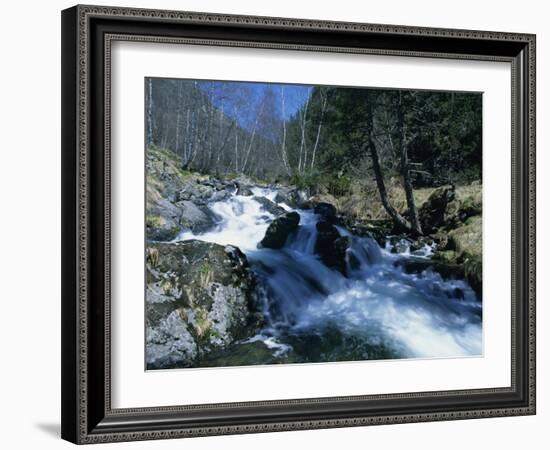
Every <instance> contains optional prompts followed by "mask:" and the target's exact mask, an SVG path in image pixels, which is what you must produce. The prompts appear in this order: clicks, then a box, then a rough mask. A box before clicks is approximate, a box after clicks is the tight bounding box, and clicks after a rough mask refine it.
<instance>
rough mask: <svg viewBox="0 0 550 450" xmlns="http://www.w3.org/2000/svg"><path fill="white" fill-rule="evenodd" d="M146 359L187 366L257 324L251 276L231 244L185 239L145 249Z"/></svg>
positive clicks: (158, 363)
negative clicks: (223, 244)
mask: <svg viewBox="0 0 550 450" xmlns="http://www.w3.org/2000/svg"><path fill="white" fill-rule="evenodd" d="M146 275H147V295H146V342H147V346H146V359H147V365H148V367H149V368H151V369H155V368H169V367H188V366H193V365H194V363H195V362H196V360H197V358H200V357H202V355H204V354H206V353H208V352H210V351H211V350H212V349H214V348H219V347H223V346H226V345H228V344H230V343H232V342H235V341H236V340H239V339H244V338H246V337H249V336H252V335H254V334H255V333H256V332H257V331H258V329H259V327H260V326H261V322H262V319H261V314H260V313H259V310H260V309H259V306H258V300H257V294H256V279H255V276H254V273H253V272H252V271H251V269H250V267H249V264H248V261H247V259H246V256H245V255H244V254H243V253H242V252H241V251H240V250H239V249H238V248H236V247H233V246H222V245H218V244H212V243H207V242H202V241H199V240H189V241H182V242H176V243H150V244H149V246H148V249H147V272H146Z"/></svg>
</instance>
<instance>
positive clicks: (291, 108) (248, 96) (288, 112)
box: [200, 81, 311, 127]
mask: <svg viewBox="0 0 550 450" xmlns="http://www.w3.org/2000/svg"><path fill="white" fill-rule="evenodd" d="M200 87H201V89H202V90H203V91H205V92H214V95H213V96H214V104H215V105H216V106H217V107H223V110H224V112H225V113H226V114H227V115H229V116H230V117H232V118H234V119H236V120H238V121H239V123H240V124H241V126H243V127H246V126H247V125H249V121H250V120H251V118H252V117H254V113H255V111H257V109H258V105H259V104H260V102H261V100H262V98H263V96H264V95H265V94H266V93H267V91H270V90H271V91H272V92H273V94H274V97H275V110H274V111H273V113H274V114H275V115H276V116H277V117H279V118H283V112H282V103H281V87H282V88H283V90H284V96H285V110H284V118H285V119H289V118H290V117H292V116H293V115H294V114H295V113H296V112H297V111H298V110H299V109H300V107H301V106H303V105H304V103H305V102H306V99H307V95H308V92H309V89H310V88H311V86H307V85H290V84H277V83H250V82H240V81H201V82H200ZM235 106H237V110H238V111H240V114H239V117H235Z"/></svg>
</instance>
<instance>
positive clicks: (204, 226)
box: [177, 200, 216, 233]
mask: <svg viewBox="0 0 550 450" xmlns="http://www.w3.org/2000/svg"><path fill="white" fill-rule="evenodd" d="M177 206H179V207H180V208H181V218H180V221H179V222H180V224H181V225H182V226H183V227H185V228H189V229H191V230H192V231H193V232H195V233H202V232H205V231H207V230H209V229H210V228H212V227H213V226H214V225H215V224H216V216H215V215H214V213H213V212H212V211H210V210H209V209H208V208H207V207H206V206H197V205H196V204H195V203H193V202H191V201H188V200H186V201H183V202H180V203H178V204H177Z"/></svg>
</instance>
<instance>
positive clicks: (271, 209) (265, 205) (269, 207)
mask: <svg viewBox="0 0 550 450" xmlns="http://www.w3.org/2000/svg"><path fill="white" fill-rule="evenodd" d="M252 198H253V199H254V200H256V201H257V202H258V203H259V204H260V205H262V209H263V210H264V211H267V212H268V213H270V214H273V215H274V216H275V217H277V216H280V215H281V214H284V213H286V210H285V209H284V208H282V207H280V206H279V205H277V203H274V202H272V201H271V200H269V199H268V198H266V197H260V196H255V197H252Z"/></svg>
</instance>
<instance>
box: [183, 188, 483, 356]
mask: <svg viewBox="0 0 550 450" xmlns="http://www.w3.org/2000/svg"><path fill="white" fill-rule="evenodd" d="M253 193H254V195H255V196H264V197H266V198H268V199H269V200H271V201H274V200H275V197H276V194H277V191H276V190H274V189H267V188H253ZM279 205H280V206H282V207H283V208H285V209H286V210H291V208H290V207H289V206H288V205H285V204H282V203H280V204H279ZM209 207H210V209H211V210H212V211H213V212H214V213H215V214H216V215H217V216H218V217H219V218H220V221H219V223H218V224H217V226H216V228H215V229H214V230H212V231H209V232H207V233H203V234H199V235H195V234H192V233H191V232H184V233H182V234H181V235H180V236H179V237H178V240H185V239H191V238H197V239H201V240H204V241H208V242H215V243H218V244H222V245H227V244H231V245H235V246H237V247H239V248H241V250H243V252H245V253H246V255H247V256H248V259H249V261H250V262H251V265H252V267H253V269H254V271H255V272H256V274H257V275H258V277H259V279H260V280H261V283H263V287H264V291H265V292H266V295H265V296H264V302H265V305H264V315H265V316H266V320H267V325H266V327H265V329H264V330H263V331H262V332H261V333H260V334H258V335H257V336H255V337H254V338H253V339H252V340H250V339H249V340H248V341H247V342H254V341H262V342H264V344H265V345H266V346H267V347H268V348H270V349H272V350H273V351H274V353H273V354H274V356H281V355H284V354H286V353H287V352H288V351H289V350H290V349H291V348H292V347H291V345H289V344H287V343H285V337H288V336H293V335H294V336H299V335H304V334H313V335H315V334H323V332H324V330H326V329H327V328H330V327H332V328H334V327H336V328H337V329H338V330H339V331H340V332H341V333H342V334H343V335H345V336H353V337H354V339H360V340H364V342H366V343H367V344H369V345H384V346H386V347H389V348H391V349H393V350H394V351H395V352H396V354H398V355H399V357H409V358H411V357H413V358H414V357H458V356H468V355H480V354H481V352H482V327H481V303H480V302H479V301H478V299H477V298H476V294H475V293H474V292H473V290H472V289H471V288H470V286H469V285H468V284H467V283H466V282H465V281H461V280H443V279H442V278H441V276H440V275H439V274H438V273H435V272H432V271H430V270H428V271H424V272H423V273H422V274H419V275H418V274H408V273H405V272H404V271H403V269H402V268H400V267H396V266H395V265H394V262H395V261H396V259H397V258H407V257H410V252H409V251H406V252H405V254H403V255H394V254H390V253H389V250H391V249H390V248H386V249H381V248H380V247H379V245H378V244H377V243H376V241H375V240H373V239H370V238H367V237H363V238H361V237H357V236H353V235H352V234H351V233H350V232H349V231H348V230H347V229H345V228H343V227H338V231H339V233H340V234H341V235H343V236H350V238H351V239H352V245H351V247H350V248H349V249H348V251H347V272H348V273H347V275H348V276H347V277H345V276H343V275H342V274H341V273H339V272H337V271H335V270H332V269H330V268H328V267H327V266H325V265H324V264H323V263H322V262H321V261H320V259H319V258H318V257H317V256H316V255H315V254H314V247H315V241H316V236H317V231H316V223H317V220H318V219H319V218H318V216H317V215H316V214H314V213H313V211H311V210H298V212H299V213H300V218H301V220H300V226H299V228H298V230H297V232H295V233H294V234H293V235H291V236H290V237H289V239H288V240H287V243H286V245H285V246H284V248H283V249H281V250H271V249H257V244H258V242H259V241H260V240H261V239H262V238H263V236H264V235H265V231H266V229H267V227H268V225H269V223H270V222H271V220H273V215H272V214H270V213H268V212H266V211H265V210H263V209H262V206H261V205H260V203H259V202H257V201H256V200H254V199H253V198H252V197H244V196H239V195H233V196H232V197H231V198H229V199H228V200H225V201H222V202H216V203H212V204H211V205H210V206H209ZM434 248H435V247H434V246H425V248H423V249H421V251H420V252H418V255H417V256H422V257H424V258H429V257H430V256H431V254H433V251H434Z"/></svg>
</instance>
